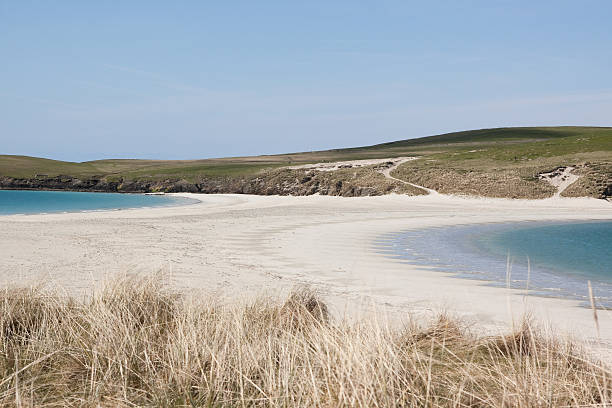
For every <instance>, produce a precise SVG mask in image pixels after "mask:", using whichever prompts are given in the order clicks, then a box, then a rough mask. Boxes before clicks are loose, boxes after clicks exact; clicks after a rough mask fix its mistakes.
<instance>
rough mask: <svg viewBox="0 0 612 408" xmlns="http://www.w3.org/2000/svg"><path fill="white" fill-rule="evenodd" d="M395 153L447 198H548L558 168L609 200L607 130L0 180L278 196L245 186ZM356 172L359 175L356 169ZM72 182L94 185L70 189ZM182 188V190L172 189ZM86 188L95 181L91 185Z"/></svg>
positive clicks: (23, 168)
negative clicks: (302, 168)
mask: <svg viewBox="0 0 612 408" xmlns="http://www.w3.org/2000/svg"><path fill="white" fill-rule="evenodd" d="M401 156H418V157H419V160H416V161H413V162H409V163H406V164H404V165H403V166H401V167H400V168H399V169H398V170H396V172H395V173H394V175H395V176H396V177H398V178H401V179H404V180H406V181H409V182H412V183H415V184H419V185H423V186H425V187H429V188H434V189H436V190H439V191H441V192H446V193H467V194H480V195H489V196H502V197H533V198H536V197H545V196H548V195H551V194H552V192H551V189H550V186H547V185H545V183H543V182H541V181H540V180H538V178H537V175H538V174H539V173H542V172H545V171H551V170H554V169H555V168H558V167H562V166H575V167H576V168H577V169H576V172H577V173H578V174H581V175H582V176H583V177H581V181H580V183H576V184H577V185H576V186H575V187H574V186H573V187H574V188H572V189H568V191H567V194H569V195H589V196H602V195H606V194H607V193H606V191H607V190H606V189H607V188H608V187H609V185H610V184H611V182H610V179H611V176H610V174H611V168H612V164H611V162H612V128H602V127H538V128H497V129H480V130H470V131H464V132H455V133H447V134H443V135H437V136H428V137H423V138H418V139H408V140H401V141H396V142H390V143H383V144H378V145H373V146H365V147H357V148H346V149H334V150H326V151H317V152H302V153H292V154H280V155H268V156H253V157H235V158H222V159H205V160H136V159H127V160H118V159H109V160H97V161H90V162H83V163H72V162H63V161H56V160H49V159H42V158H35V157H26V156H0V177H1V178H3V179H4V180H5V181H4V187H5V188H6V187H11V185H8V186H7V183H8V182H7V181H6V180H8V179H11V180H12V181H11V183H15V180H29V181H30V184H29V185H23V184H24V183H21V184H22V185H19V183H17V184H18V185H16V186H14V187H15V188H69V189H85V190H87V189H100V190H104V191H132V190H133V191H147V190H154V189H160V190H165V191H176V190H178V191H183V190H188V191H203V192H254V193H266V194H277V193H280V194H282V193H283V191H277V190H278V188H276V189H275V188H272V189H271V187H270V185H267V186H266V188H264V190H265V191H259V190H258V187H257V186H250V187H246V190H247V191H243V190H244V189H245V185H246V184H250V185H252V184H253V183H254V182H253V180H255V179H264V180H274V182H275V183H280V184H283V183H285V184H286V183H287V182H288V180H291V179H292V178H295V177H298V178H300V177H302V178H303V175H301V174H296V173H299V172H296V171H290V170H287V169H283V167H285V166H288V165H296V164H306V163H317V162H333V161H345V160H356V159H373V158H393V157H401ZM335 173H336V174H335V175H334V176H332V177H331V178H330V177H327V178H326V177H322V176H321V175H319V176H317V177H315V178H317V181H318V182H319V183H320V182H323V183H324V184H325V183H327V184H329V183H332V184H333V183H334V182H335V183H336V184H337V183H338V182H339V181H340V182H343V181H350V180H345V179H346V177H345V176H346V175H343V174H342V172H335ZM344 173H346V172H344ZM353 173H354V172H353ZM359 173H363V171H362V170H359ZM353 178H354V179H355V180H353V181H352V184H353V185H354V187H355V186H356V185H355V183H361V184H365V187H368V188H370V187H372V186H374V187H378V185H379V184H380V183H382V179H380V180H379V178H378V177H377V176H376V175H375V174H374V173H371V174H365V173H364V174H358V175H356V176H355V175H353ZM49 179H54V180H55V181H54V182H53V183H51V184H52V185H45V184H49V183H50V182H45V180H49ZM74 179H78V180H80V181H84V180H93V181H91V182H89V184H87V183H85V184H87V185H83V183H81V184H78V183H77V185H76V186H75V185H74ZM33 180H38V181H37V182H35V181H33ZM69 180H72V181H71V182H69ZM462 180H463V181H469V185H464V184H465V183H458V181H462ZM147 183H148V185H145V184H147ZM177 183H178V184H177ZM211 183H212V184H215V183H216V187H215V188H211V187H210V185H211ZM9 184H10V183H9ZM26 184H27V183H26ZM179 184H180V185H181V186H182V187H177V185H179ZM260 184H261V183H260ZM268 184H269V183H268ZM302 184H303V183H302ZM88 185H94V188H92V187H87V186H88ZM189 185H191V186H195V187H193V188H191V187H189ZM202 185H203V186H205V188H202V187H201V186H202ZM496 185H497V187H496V188H493V187H495V186H496ZM20 186H21V187H20ZM95 186H97V187H99V188H97V187H95ZM122 186H123V187H125V189H122V188H121V187H122ZM170 186H174V187H170ZM228 186H231V187H228ZM260 187H261V186H260ZM388 187H389V186H388V185H387V186H385V188H388ZM502 187H503V188H502ZM262 188H263V187H262ZM513 189H514V190H515V191H512V190H513ZM281 190H282V189H281ZM336 190H338V189H336ZM340 190H341V188H340ZM340 190H338V191H336V193H339V192H340ZM530 190H533V191H530ZM308 191H310V190H308ZM368 191H369V190H368ZM388 191H397V188H395V187H394V188H391V189H390V190H384V191H382V190H380V188H378V191H377V193H385V192H388ZM288 193H291V192H288ZM297 193H298V194H299V193H300V191H297ZM328 193H329V192H328ZM349 195H350V194H349Z"/></svg>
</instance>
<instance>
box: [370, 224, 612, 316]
mask: <svg viewBox="0 0 612 408" xmlns="http://www.w3.org/2000/svg"><path fill="white" fill-rule="evenodd" d="M602 222H603V223H608V222H612V221H611V220H605V219H604V220H601V219H598V220H584V219H582V220H580V219H578V220H574V219H567V220H556V221H550V220H537V221H534V220H530V221H504V222H490V223H486V224H465V225H458V226H457V225H455V226H440V227H434V228H433V229H408V230H402V231H397V232H395V233H390V234H385V235H383V236H381V237H378V238H377V239H376V242H375V246H376V248H377V251H378V252H380V253H382V254H383V255H386V256H387V257H389V258H391V259H395V260H396V261H397V262H401V263H406V264H408V265H411V266H414V267H417V268H427V269H428V270H431V271H434V272H441V273H450V274H452V275H453V276H454V277H457V278H460V279H467V280H476V281H484V282H486V285H487V286H491V287H503V288H508V287H510V288H512V289H514V290H518V291H520V292H524V294H525V295H526V296H536V297H544V298H553V299H563V300H576V301H578V302H580V303H581V307H586V308H589V309H590V308H591V307H592V306H591V305H590V301H589V297H588V291H587V281H588V280H590V281H591V282H592V284H593V289H594V295H595V299H596V303H597V304H596V307H597V308H598V309H600V310H605V309H609V308H610V306H611V305H612V281H610V280H609V279H605V277H604V276H602V275H601V272H603V271H600V272H594V271H593V270H591V269H589V268H588V263H589V260H587V259H584V262H586V264H585V265H584V266H585V268H586V269H582V270H580V269H578V268H576V267H568V266H567V264H564V263H563V264H553V263H546V262H543V261H542V259H541V258H540V255H539V254H538V253H531V254H530V255H529V256H527V255H526V254H525V253H518V252H516V251H517V249H516V248H514V249H509V248H508V247H507V246H505V245H504V246H505V248H504V249H503V252H502V251H501V250H500V247H499V245H495V244H493V246H492V247H490V246H489V243H488V242H487V241H486V240H487V239H493V238H494V236H495V235H496V234H499V233H504V232H509V231H514V232H519V233H520V231H522V230H529V229H532V228H541V227H545V228H546V227H551V226H554V227H566V226H575V225H584V224H594V225H598V224H599V223H602ZM433 245H439V246H440V248H441V252H437V251H433V250H431V249H430V248H432V246H433ZM544 256H545V255H544ZM583 257H584V255H583ZM529 258H531V259H529ZM548 258H550V256H548ZM596 259H598V260H599V261H601V262H603V260H602V259H600V258H596ZM549 260H550V259H549ZM601 262H599V263H598V264H599V265H608V263H607V262H604V263H601ZM508 268H510V274H508ZM508 279H510V280H508Z"/></svg>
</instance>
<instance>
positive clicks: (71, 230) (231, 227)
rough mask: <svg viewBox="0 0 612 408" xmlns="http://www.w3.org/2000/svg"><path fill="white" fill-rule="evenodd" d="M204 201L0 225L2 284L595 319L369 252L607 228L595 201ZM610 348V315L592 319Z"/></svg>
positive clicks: (583, 322)
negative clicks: (458, 236)
mask: <svg viewBox="0 0 612 408" xmlns="http://www.w3.org/2000/svg"><path fill="white" fill-rule="evenodd" d="M182 195H183V196H189V197H194V198H198V199H200V200H203V202H202V203H200V204H195V205H189V206H183V207H171V208H147V209H133V210H122V211H105V212H90V213H71V214H45V215H12V216H3V217H0V254H1V255H2V257H1V260H0V283H2V284H3V285H5V284H23V283H24V282H36V281H38V280H41V279H43V280H47V281H50V282H52V283H53V284H57V285H59V286H61V287H63V288H66V290H67V291H68V292H70V293H76V294H82V293H85V294H86V293H88V291H89V290H90V289H91V287H92V286H93V285H95V284H97V283H99V282H100V281H102V280H104V279H105V278H106V277H109V276H112V275H115V274H118V273H124V272H143V273H152V272H154V271H157V270H159V269H163V270H166V271H168V273H169V274H170V276H171V279H172V282H173V284H174V285H176V286H177V287H179V288H192V289H205V290H207V291H211V290H212V291H215V292H218V293H220V294H223V295H227V296H231V297H236V296H243V295H245V294H254V293H260V292H267V293H277V292H279V291H285V290H287V289H289V288H291V287H293V286H295V285H296V284H309V285H312V286H314V287H315V288H318V289H320V290H321V292H322V293H323V294H324V295H325V297H326V299H327V300H328V301H329V302H330V303H331V304H332V305H333V306H334V308H335V310H336V311H337V312H338V313H340V314H341V313H344V312H345V311H348V312H350V313H351V314H353V312H355V311H356V310H357V311H359V312H358V313H360V312H361V311H362V310H363V308H357V307H356V305H364V304H365V305H369V306H374V307H375V308H377V309H379V310H385V311H387V312H389V313H390V314H392V315H394V316H400V317H401V316H407V315H408V313H411V314H415V315H417V316H419V315H423V314H425V315H427V314H429V313H431V312H432V311H434V312H435V311H440V310H447V311H449V312H450V313H452V314H456V315H460V316H464V317H465V318H467V319H468V320H470V321H474V322H480V323H481V324H484V325H485V326H486V327H489V328H492V329H494V328H497V327H504V328H507V326H508V325H509V324H510V323H511V321H512V318H511V315H514V316H515V318H517V317H519V316H521V315H522V314H523V313H525V312H530V313H531V314H533V315H534V316H535V317H536V318H537V320H538V321H540V322H544V323H548V322H550V323H552V325H553V326H554V327H556V328H558V329H560V330H562V331H565V332H568V333H571V334H573V335H576V336H579V337H582V338H585V339H587V340H592V341H594V340H595V339H596V331H595V326H594V322H593V318H592V311H591V310H588V309H585V308H581V307H578V306H577V304H576V302H574V301H569V300H561V299H551V298H540V297H534V296H529V297H525V296H524V294H523V292H522V291H518V290H507V289H502V288H493V287H490V286H484V285H482V284H480V283H479V282H476V281H472V280H465V279H458V278H453V277H451V276H448V275H446V274H443V273H440V272H433V271H427V270H425V269H422V268H417V267H414V266H410V265H406V264H404V263H400V262H398V261H396V260H393V259H389V258H386V257H385V256H384V255H382V254H380V253H377V252H376V251H375V249H374V247H373V240H374V239H375V238H376V237H378V236H380V235H381V234H385V233H390V232H397V231H400V230H404V229H409V228H424V227H435V226H445V225H456V224H468V223H488V222H503V221H525V220H592V219H612V204H610V203H608V202H606V201H603V200H595V199H561V198H555V199H548V200H539V201H528V200H505V199H478V198H459V197H449V196H442V195H437V196H432V195H430V196H423V197H406V196H398V195H390V196H383V197H364V198H340V197H321V196H309V197H278V196H273V197H262V196H247V195H191V194H182ZM599 317H600V326H601V340H602V342H603V343H604V346H606V348H608V347H610V345H612V316H611V315H610V314H609V313H608V312H605V311H600V312H599Z"/></svg>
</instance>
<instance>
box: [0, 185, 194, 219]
mask: <svg viewBox="0 0 612 408" xmlns="http://www.w3.org/2000/svg"><path fill="white" fill-rule="evenodd" d="M197 202H198V200H192V199H189V198H184V197H171V196H156V195H144V194H118V193H76V192H67V191H22V190H0V215H7V214H36V213H57V212H79V211H96V210H116V209H125V208H137V207H164V206H175V205H186V204H194V203H197Z"/></svg>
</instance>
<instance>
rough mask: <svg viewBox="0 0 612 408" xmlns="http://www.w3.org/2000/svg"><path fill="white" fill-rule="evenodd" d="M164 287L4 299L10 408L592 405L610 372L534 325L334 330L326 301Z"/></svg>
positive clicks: (132, 283)
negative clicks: (242, 298) (499, 329)
mask: <svg viewBox="0 0 612 408" xmlns="http://www.w3.org/2000/svg"><path fill="white" fill-rule="evenodd" d="M162 281H163V280H162V279H159V277H154V278H152V279H143V278H137V277H126V278H121V279H117V280H116V281H114V282H112V283H110V284H109V285H107V286H106V287H104V288H103V289H102V290H100V291H98V292H96V293H94V294H93V295H92V296H91V297H90V298H89V299H87V300H85V301H76V300H74V299H71V298H68V297H66V296H64V295H61V294H58V293H54V292H53V291H50V290H47V289H44V288H43V287H33V288H12V289H4V290H3V291H2V292H1V294H0V309H1V310H0V405H2V406H43V407H44V406H92V407H93V406H109V407H110V406H113V407H114V406H126V407H127V406H130V407H131V406H164V407H166V406H176V407H179V406H181V407H183V406H190V407H195V406H197V407H344V406H347V407H348V406H350V407H525V408H527V407H582V406H608V405H607V404H610V403H611V402H612V384H611V383H610V379H611V375H612V373H611V372H610V371H609V370H608V368H606V367H605V366H603V365H602V364H600V363H598V362H597V361H594V360H593V359H591V358H589V357H587V354H585V353H584V352H583V351H581V349H580V347H579V346H578V345H576V344H575V343H572V342H569V341H566V340H562V339H559V338H554V337H551V336H546V335H543V334H541V333H540V332H538V331H537V330H535V329H534V328H533V326H532V325H530V324H528V323H525V324H523V325H522V326H521V327H519V328H517V329H516V330H515V331H514V332H512V333H510V334H508V335H506V336H491V337H488V336H477V335H475V334H474V333H475V331H474V329H472V330H471V331H470V330H468V329H466V328H464V327H462V323H461V321H459V320H453V319H450V318H447V317H444V316H441V317H439V318H438V319H437V320H435V321H434V322H432V324H430V325H425V326H417V325H415V324H408V325H406V326H405V327H394V326H390V325H388V324H385V323H382V321H384V320H383V319H380V320H376V319H370V320H368V321H366V322H352V321H344V320H342V321H337V320H334V319H333V318H332V317H331V316H330V313H329V311H328V309H327V307H326V305H325V304H324V303H323V302H322V301H321V299H320V298H319V297H317V295H316V294H314V293H312V292H311V291H308V290H300V291H296V292H294V293H293V294H291V295H290V296H288V297H287V298H286V299H285V300H284V301H282V302H281V301H277V300H276V299H270V298H259V299H257V300H253V301H251V302H248V303H246V304H241V305H238V304H229V305H228V304H226V303H224V302H222V301H220V300H218V299H215V298H214V297H208V296H206V295H199V296H198V295H195V294H193V295H189V296H186V295H179V294H177V293H175V292H173V291H171V290H169V289H168V288H167V287H165V286H164V285H163V283H161V282H162Z"/></svg>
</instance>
